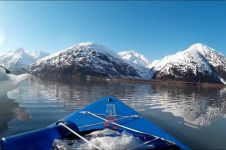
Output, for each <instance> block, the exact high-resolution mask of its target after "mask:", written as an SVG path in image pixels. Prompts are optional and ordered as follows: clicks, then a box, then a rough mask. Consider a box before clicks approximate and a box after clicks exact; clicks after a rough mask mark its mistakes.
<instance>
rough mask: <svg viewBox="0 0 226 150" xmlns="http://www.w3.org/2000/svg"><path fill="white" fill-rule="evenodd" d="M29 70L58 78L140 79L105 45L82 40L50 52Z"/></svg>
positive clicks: (134, 71) (130, 67) (136, 73)
mask: <svg viewBox="0 0 226 150" xmlns="http://www.w3.org/2000/svg"><path fill="white" fill-rule="evenodd" d="M31 73H32V74H36V75H40V76H54V77H60V78H65V77H66V78H67V77H81V76H86V75H90V76H103V77H116V78H136V79H140V78H141V77H140V75H139V73H138V72H137V70H136V69H135V68H134V67H133V66H132V65H130V64H128V63H126V62H125V61H123V60H122V59H121V58H120V57H119V56H118V55H117V54H116V53H114V52H112V51H111V50H109V49H108V48H106V47H104V46H102V45H99V44H95V43H91V42H85V43H80V44H77V45H74V46H72V47H70V48H67V49H65V50H63V51H60V52H58V53H55V54H52V55H49V56H47V57H45V58H43V59H40V60H38V61H37V63H35V64H33V65H31Z"/></svg>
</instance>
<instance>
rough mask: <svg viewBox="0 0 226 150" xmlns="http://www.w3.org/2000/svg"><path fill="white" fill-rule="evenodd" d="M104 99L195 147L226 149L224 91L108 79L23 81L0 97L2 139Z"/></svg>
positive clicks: (225, 89) (47, 123) (53, 120)
mask: <svg viewBox="0 0 226 150" xmlns="http://www.w3.org/2000/svg"><path fill="white" fill-rule="evenodd" d="M2 88H3V87H2ZM108 95H113V96H115V97H117V98H119V99H121V100H123V101H124V102H125V103H126V104H128V105H129V106H131V107H132V108H134V109H135V110H136V111H138V112H139V113H140V114H141V115H143V116H144V117H145V118H147V119H148V120H151V121H152V122H154V123H155V124H157V125H158V126H160V127H161V128H163V129H164V130H165V131H167V132H168V133H170V134H171V135H173V136H174V137H176V138H177V139H179V140H181V141H182V142H183V143H185V144H187V145H188V146H189V147H191V148H193V149H226V88H207V87H205V88H204V87H198V86H191V85H189V86H188V85H174V84H168V85H167V84H165V85H163V84H159V83H158V84H157V83H152V84H150V83H149V84H143V83H126V82H116V81H106V80H104V81H95V80H79V81H73V82H71V81H70V82H69V81H58V82H56V81H49V80H41V79H37V78H32V79H29V80H26V81H23V82H22V83H21V84H20V85H19V86H18V87H17V88H16V89H14V90H13V91H9V92H8V93H7V94H6V93H1V94H0V137H3V136H8V135H13V134H17V133H21V132H25V131H30V130H33V129H38V128H42V127H46V126H48V125H49V124H51V123H53V122H55V121H57V120H58V119H60V118H62V117H64V116H65V115H67V114H69V113H71V112H72V111H76V110H79V109H80V108H82V107H83V106H85V105H87V104H89V103H90V102H93V101H95V100H97V99H99V98H102V97H104V96H108Z"/></svg>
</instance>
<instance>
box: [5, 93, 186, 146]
mask: <svg viewBox="0 0 226 150" xmlns="http://www.w3.org/2000/svg"><path fill="white" fill-rule="evenodd" d="M103 129H111V130H115V131H118V132H123V131H126V132H129V133H130V134H132V135H133V136H134V137H136V138H137V139H139V140H141V141H142V142H143V143H142V144H139V145H137V146H135V147H132V148H129V149H189V148H188V147H187V146H185V145H184V144H183V143H181V142H180V141H178V140H177V139H175V138H174V137H172V136H171V135H169V134H167V133H166V132H164V131H163V130H162V129H160V128H159V127H157V126H156V125H154V124H153V123H151V122H150V121H147V120H146V119H144V118H143V117H142V116H141V115H140V114H138V113H137V112H136V111H134V110H133V109H132V108H130V107H129V106H127V105H125V104H124V103H123V102H121V101H120V100H118V99H116V98H115V97H112V96H109V97H105V98H102V99H100V100H98V101H96V102H94V103H92V104H90V105H88V106H86V107H85V108H83V109H81V110H80V111H77V112H74V113H71V114H70V115H68V116H66V117H65V118H63V119H61V120H60V121H58V122H56V123H54V124H52V125H50V126H48V127H46V128H43V129H39V130H35V131H31V132H27V133H23V134H19V135H14V136H10V137H5V138H2V140H1V147H2V149H3V150H51V149H53V142H54V140H56V139H73V140H76V139H78V140H82V141H84V142H86V143H87V144H89V145H90V146H91V147H92V148H94V149H102V148H101V146H99V145H95V144H94V143H92V142H90V141H88V140H87V139H86V138H85V137H84V135H86V134H88V133H91V132H93V131H99V130H103ZM115 144H117V143H115Z"/></svg>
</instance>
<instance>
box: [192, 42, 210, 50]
mask: <svg viewBox="0 0 226 150" xmlns="http://www.w3.org/2000/svg"><path fill="white" fill-rule="evenodd" d="M207 49H208V50H213V49H211V48H209V47H208V46H207V45H205V44H203V43H196V44H193V45H191V46H190V47H189V48H188V50H192V51H194V50H196V51H205V50H207Z"/></svg>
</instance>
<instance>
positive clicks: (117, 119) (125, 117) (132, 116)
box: [78, 114, 141, 129]
mask: <svg viewBox="0 0 226 150" xmlns="http://www.w3.org/2000/svg"><path fill="white" fill-rule="evenodd" d="M98 115H100V114H98ZM101 115H103V114H101ZM106 116H108V115H106ZM116 116H123V115H116ZM138 117H141V116H137V115H136V116H135V115H131V116H123V117H121V118H116V119H113V120H111V121H119V120H123V119H127V118H138ZM104 123H105V122H98V123H94V124H88V125H84V126H81V127H78V128H79V129H80V128H86V127H91V126H95V125H99V124H104Z"/></svg>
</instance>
